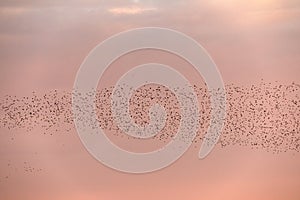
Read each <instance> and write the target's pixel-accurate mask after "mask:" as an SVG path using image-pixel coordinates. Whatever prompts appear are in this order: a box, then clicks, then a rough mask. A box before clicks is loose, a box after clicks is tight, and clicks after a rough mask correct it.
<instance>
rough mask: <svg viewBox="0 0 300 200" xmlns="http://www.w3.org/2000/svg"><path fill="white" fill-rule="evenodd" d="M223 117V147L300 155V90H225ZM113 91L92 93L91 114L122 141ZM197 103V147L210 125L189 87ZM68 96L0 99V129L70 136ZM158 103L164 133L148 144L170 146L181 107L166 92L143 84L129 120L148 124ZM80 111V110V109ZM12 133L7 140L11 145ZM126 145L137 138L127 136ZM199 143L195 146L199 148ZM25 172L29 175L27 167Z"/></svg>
mask: <svg viewBox="0 0 300 200" xmlns="http://www.w3.org/2000/svg"><path fill="white" fill-rule="evenodd" d="M225 88H226V108H225V107H224V109H226V118H225V123H224V126H223V130H222V133H221V137H220V139H219V141H218V145H220V146H221V147H222V148H224V147H226V146H231V145H240V146H248V147H251V148H255V149H264V150H266V151H269V152H272V153H281V152H288V151H289V152H295V153H296V152H299V151H300V125H299V120H300V98H299V96H300V85H299V84H297V83H291V84H279V83H278V82H275V83H265V82H263V81H262V82H260V83H259V84H256V85H250V86H241V87H240V86H237V85H234V84H231V85H226V86H225ZM113 89H114V87H113V86H111V87H108V88H104V89H101V90H97V92H96V94H95V95H96V98H95V99H96V101H95V105H96V113H97V116H98V119H97V121H98V122H99V125H100V127H101V128H102V129H103V130H104V131H105V130H109V133H112V134H114V136H117V137H118V136H122V137H124V133H123V132H122V131H121V130H120V129H119V128H118V126H117V125H116V123H115V120H114V116H113V115H112V112H111V96H112V91H113ZM193 89H194V91H195V93H196V95H197V98H198V102H199V104H198V105H199V111H200V113H199V114H200V117H199V119H198V120H199V129H198V132H197V136H196V137H195V139H194V140H193V144H194V146H196V147H199V146H198V144H199V143H200V144H201V141H202V140H203V138H204V135H205V132H206V130H207V128H208V126H209V123H210V117H211V116H210V113H211V108H210V95H209V92H208V90H207V88H206V87H198V86H196V85H194V86H193ZM72 94H73V95H80V94H78V93H76V91H72V92H66V91H58V90H53V91H50V92H48V93H47V94H43V95H38V94H36V93H35V92H33V93H32V95H30V96H26V97H17V96H9V95H7V96H5V97H2V98H1V99H0V108H1V112H0V128H1V129H7V131H5V132H6V133H7V134H10V133H12V132H13V131H8V130H16V129H17V130H24V133H25V132H30V131H32V130H33V129H34V128H36V127H39V129H41V130H43V131H42V132H41V134H43V135H54V134H59V133H61V132H70V131H72V130H73V131H74V129H75V127H74V122H73V112H72ZM155 103H158V104H160V105H162V106H163V107H164V108H165V111H166V120H165V126H164V128H163V129H162V130H161V131H160V132H159V133H158V134H157V135H155V136H154V137H152V138H150V140H153V141H163V142H167V141H170V140H171V139H172V138H174V137H175V135H176V132H177V129H178V127H179V124H180V120H181V115H180V103H179V102H178V99H177V98H176V96H175V94H174V93H172V92H171V90H169V89H168V88H166V87H164V86H161V85H156V84H148V85H144V86H142V87H140V88H138V89H137V90H135V92H134V94H133V95H132V97H131V99H130V107H129V112H130V115H131V117H132V119H133V121H134V122H135V123H136V124H138V125H140V126H145V125H147V124H148V123H149V109H150V108H151V106H152V105H154V104H155ZM79 109H80V108H79ZM14 137H15V136H14V135H13V133H12V135H11V140H14ZM125 138H126V139H128V140H132V139H136V138H133V137H131V136H129V135H126V137H125ZM200 144H199V145H200ZM24 170H25V171H34V169H31V168H30V167H27V168H26V169H25V168H24Z"/></svg>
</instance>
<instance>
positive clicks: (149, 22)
mask: <svg viewBox="0 0 300 200" xmlns="http://www.w3.org/2000/svg"><path fill="white" fill-rule="evenodd" d="M141 27H164V28H170V29H174V30H177V31H180V32H183V33H185V34H187V35H189V36H191V37H192V38H194V39H195V40H196V41H197V42H198V43H200V44H201V45H202V46H203V47H204V48H205V49H206V50H207V52H208V53H209V54H210V56H211V57H212V59H213V60H214V62H215V63H216V65H217V66H218V68H219V70H220V73H221V75H222V77H223V80H224V83H225V84H231V83H233V84H237V85H251V84H258V83H259V82H260V81H261V79H263V80H264V81H266V82H272V83H274V82H275V81H278V82H280V83H291V82H297V83H299V77H300V56H299V54H300V45H299V44H300V1H299V0H253V1H242V0H211V1H204V0H165V1H159V0H132V1H129V0H65V1H62V0H26V1H25V0H1V1H0V60H1V67H0V96H1V97H3V96H5V95H18V96H23V95H30V94H31V93H32V91H36V92H38V93H45V92H46V93H47V92H48V91H50V90H54V89H58V90H66V91H70V90H71V89H72V87H73V83H74V79H75V76H76V73H77V70H78V69H79V66H80V65H81V63H82V62H83V60H84V58H85V57H86V56H87V55H88V53H89V52H90V51H91V50H92V49H93V48H94V47H95V46H96V45H97V44H99V43H100V42H102V41H104V40H105V39H106V38H108V37H110V36H112V35H114V34H117V33H119V32H122V31H126V30H129V29H132V28H141ZM161 58H162V59H164V57H163V56H162V57H161ZM140 61H143V60H140ZM170 63H172V62H170ZM114 74H119V73H118V72H114V71H113V70H112V69H111V71H109V72H108V73H107V75H106V77H104V79H103V80H102V81H103V82H107V83H110V81H111V79H112V78H111V77H113V76H114ZM115 76H117V75H115ZM40 131H41V130H39V129H37V130H34V131H32V133H31V134H29V135H24V134H23V133H22V131H15V133H14V134H17V135H19V139H18V140H17V141H15V143H14V145H15V146H14V148H11V147H9V148H7V150H5V149H4V147H6V146H7V145H9V144H10V143H9V142H6V139H8V140H9V139H10V136H7V134H9V133H10V132H11V131H8V130H6V129H0V132H1V137H2V138H4V139H3V142H2V147H3V148H2V150H1V157H2V159H1V162H2V163H1V164H5V165H6V164H7V163H6V161H7V160H9V159H11V160H13V161H14V162H15V165H16V166H21V165H23V164H20V163H23V160H26V159H27V160H30V161H31V163H33V165H37V166H43V167H44V168H46V169H47V170H48V171H46V172H45V173H42V174H40V175H38V177H32V176H29V175H23V174H19V175H15V177H13V178H12V179H9V181H7V182H5V183H3V182H2V183H0V193H2V194H3V195H4V197H7V198H9V199H19V198H20V197H22V199H23V197H24V199H47V198H48V199H74V200H75V199H99V197H101V198H102V199H120V198H123V199H153V198H152V197H156V198H155V199H199V198H201V199H220V198H222V199H241V198H242V199H264V200H267V199H278V200H279V199H291V200H292V199H295V200H296V199H299V197H300V193H299V191H298V189H299V186H300V182H299V178H300V174H299V172H298V171H299V170H297V169H299V167H300V159H299V154H297V155H294V156H291V155H289V154H283V155H278V156H274V155H272V154H271V155H270V154H269V153H266V152H263V151H262V152H261V151H254V152H253V151H249V149H238V148H236V147H232V148H228V149H227V150H217V151H216V152H215V153H213V154H212V155H211V156H210V157H208V158H207V159H206V160H205V162H200V161H198V160H197V159H196V158H194V157H196V156H195V155H196V151H195V150H191V151H189V152H188V155H187V156H185V157H184V158H182V159H180V160H179V161H178V162H176V163H175V164H174V165H172V166H171V167H170V168H168V169H166V170H162V171H159V172H157V173H150V174H146V175H130V174H124V173H119V172H116V171H114V170H111V169H109V168H106V167H104V166H101V164H100V163H99V162H97V161H96V160H94V159H92V158H91V157H90V156H89V155H88V153H87V152H86V151H85V150H84V148H83V147H82V146H81V143H80V141H79V139H78V137H77V136H76V132H75V131H73V132H72V135H71V136H60V137H59V138H58V137H45V136H39V134H38V133H39V132H40ZM58 141H63V143H68V142H69V143H70V145H69V146H68V145H66V146H67V147H66V149H67V150H66V149H65V150H63V151H61V150H58V149H59V147H60V146H59V145H60V144H61V143H60V142H58ZM36 149H37V150H38V151H39V156H38V158H37V159H35V157H34V158H33V156H32V152H35V151H36ZM10 157H11V158H10ZM82 163H85V164H82ZM1 169H3V170H6V168H3V167H1ZM0 171H1V170H0ZM296 179H298V180H296ZM15 190H17V191H18V192H16V191H15Z"/></svg>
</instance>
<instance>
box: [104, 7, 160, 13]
mask: <svg viewBox="0 0 300 200" xmlns="http://www.w3.org/2000/svg"><path fill="white" fill-rule="evenodd" d="M156 10H157V8H142V7H138V6H130V7H116V8H110V9H108V12H110V13H112V14H114V15H137V14H142V13H145V12H149V11H156Z"/></svg>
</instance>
